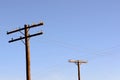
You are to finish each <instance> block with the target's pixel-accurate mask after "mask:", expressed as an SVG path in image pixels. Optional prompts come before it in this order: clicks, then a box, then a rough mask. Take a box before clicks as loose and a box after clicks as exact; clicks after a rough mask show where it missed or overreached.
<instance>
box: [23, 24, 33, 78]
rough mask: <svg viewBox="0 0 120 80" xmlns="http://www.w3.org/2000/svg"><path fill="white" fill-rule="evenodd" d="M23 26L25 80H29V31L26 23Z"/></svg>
mask: <svg viewBox="0 0 120 80" xmlns="http://www.w3.org/2000/svg"><path fill="white" fill-rule="evenodd" d="M24 27H25V49H26V80H31V73H30V44H29V38H28V36H29V33H28V28H27V27H28V25H24Z"/></svg>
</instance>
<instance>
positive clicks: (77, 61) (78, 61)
mask: <svg viewBox="0 0 120 80" xmlns="http://www.w3.org/2000/svg"><path fill="white" fill-rule="evenodd" d="M68 62H70V63H87V61H83V60H73V59H70V60H68Z"/></svg>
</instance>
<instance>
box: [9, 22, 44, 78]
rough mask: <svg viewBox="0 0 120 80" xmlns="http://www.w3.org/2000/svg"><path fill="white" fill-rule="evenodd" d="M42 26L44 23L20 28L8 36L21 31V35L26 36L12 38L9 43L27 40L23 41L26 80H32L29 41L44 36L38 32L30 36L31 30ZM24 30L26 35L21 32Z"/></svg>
mask: <svg viewBox="0 0 120 80" xmlns="http://www.w3.org/2000/svg"><path fill="white" fill-rule="evenodd" d="M41 25H43V22H40V23H39V24H33V25H31V26H29V25H24V28H19V29H16V30H12V31H10V32H7V34H12V33H15V32H18V31H19V32H20V33H22V34H23V35H24V36H23V37H20V38H16V39H13V38H12V39H11V40H10V41H9V43H11V42H14V41H18V40H22V41H23V39H25V41H23V42H24V44H25V50H26V80H31V73H30V44H29V39H30V37H34V36H37V35H42V34H43V32H38V33H36V34H32V35H30V34H29V29H30V28H34V27H37V26H41ZM22 30H24V33H23V32H21V31H22Z"/></svg>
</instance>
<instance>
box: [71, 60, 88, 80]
mask: <svg viewBox="0 0 120 80" xmlns="http://www.w3.org/2000/svg"><path fill="white" fill-rule="evenodd" d="M69 62H71V63H75V64H76V65H77V67H78V80H80V65H81V64H82V63H87V62H86V61H81V60H69Z"/></svg>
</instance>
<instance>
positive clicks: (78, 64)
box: [77, 62, 80, 80]
mask: <svg viewBox="0 0 120 80" xmlns="http://www.w3.org/2000/svg"><path fill="white" fill-rule="evenodd" d="M77 66H78V80H80V63H79V62H77Z"/></svg>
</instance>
